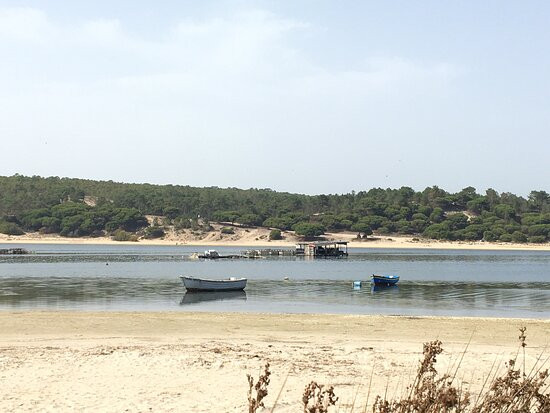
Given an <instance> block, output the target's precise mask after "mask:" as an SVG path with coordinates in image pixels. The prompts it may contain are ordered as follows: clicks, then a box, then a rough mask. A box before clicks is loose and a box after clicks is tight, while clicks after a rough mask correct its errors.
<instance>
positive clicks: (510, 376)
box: [372, 327, 550, 413]
mask: <svg viewBox="0 0 550 413" xmlns="http://www.w3.org/2000/svg"><path fill="white" fill-rule="evenodd" d="M525 331H526V329H525V327H522V328H520V333H521V334H520V336H519V340H520V346H521V348H522V350H523V369H517V370H516V369H515V368H514V366H515V365H516V362H517V356H516V358H515V359H513V360H510V361H509V362H508V363H507V364H506V366H507V370H506V373H505V374H503V375H502V376H500V377H495V378H493V380H492V382H491V383H490V385H489V389H488V391H487V392H485V393H483V388H482V389H481V392H480V395H479V396H478V398H477V399H476V401H475V403H472V402H471V395H470V394H469V393H468V392H464V391H462V387H460V386H457V385H455V384H454V379H455V377H456V372H455V374H454V376H453V377H451V376H450V375H448V374H445V375H443V376H438V373H437V370H436V368H435V364H436V362H437V356H438V355H439V354H441V352H442V351H443V349H442V347H441V342H440V341H432V342H431V343H426V344H424V358H423V359H422V360H421V362H420V367H419V369H418V373H417V375H416V378H415V380H414V382H413V384H412V385H411V387H410V388H409V393H408V396H407V397H406V398H403V399H401V400H392V401H388V400H385V399H383V398H381V397H380V396H378V397H377V398H376V399H375V402H374V405H373V408H372V411H373V413H417V412H418V413H421V412H422V413H430V412H434V413H435V412H449V413H452V412H454V413H494V412H499V413H550V396H549V395H548V394H545V391H546V390H547V389H548V386H547V385H546V379H547V378H548V375H549V373H548V370H544V371H542V365H539V366H537V365H535V366H534V367H533V369H532V370H531V371H530V372H529V374H527V372H526V370H525V347H526V346H527V344H526V342H525V340H526V336H525ZM539 360H540V357H539ZM459 367H460V365H459ZM457 370H458V368H457ZM495 376H496V374H495Z"/></svg>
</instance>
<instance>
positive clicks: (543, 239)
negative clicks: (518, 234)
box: [527, 235, 546, 244]
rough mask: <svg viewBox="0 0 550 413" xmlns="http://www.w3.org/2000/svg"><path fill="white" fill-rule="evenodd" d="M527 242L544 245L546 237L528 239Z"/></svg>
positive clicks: (535, 236) (536, 236) (537, 236)
mask: <svg viewBox="0 0 550 413" xmlns="http://www.w3.org/2000/svg"><path fill="white" fill-rule="evenodd" d="M527 241H529V242H532V243H534V244H542V243H544V242H546V237H545V236H543V235H534V236H532V237H529V238H527Z"/></svg>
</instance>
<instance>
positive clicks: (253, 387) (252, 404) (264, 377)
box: [246, 363, 271, 413]
mask: <svg viewBox="0 0 550 413" xmlns="http://www.w3.org/2000/svg"><path fill="white" fill-rule="evenodd" d="M269 376H271V372H270V371H269V363H266V364H265V367H264V372H263V373H262V374H260V377H258V381H257V382H256V384H254V379H253V378H252V376H251V375H250V374H247V375H246V377H247V379H248V413H255V412H256V410H258V408H259V407H264V402H263V399H264V398H265V397H266V396H267V386H269V381H270V380H269ZM254 392H256V397H252V396H253V393H254Z"/></svg>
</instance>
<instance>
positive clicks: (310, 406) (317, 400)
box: [302, 381, 338, 413]
mask: <svg viewBox="0 0 550 413" xmlns="http://www.w3.org/2000/svg"><path fill="white" fill-rule="evenodd" d="M337 401H338V397H336V395H335V394H334V387H332V386H330V387H329V388H328V389H326V388H325V386H324V385H322V384H317V382H315V381H312V382H311V383H309V384H308V385H307V386H306V388H305V389H304V394H303V395H302V403H303V404H304V413H327V412H328V409H329V407H330V406H334V405H336V402H337Z"/></svg>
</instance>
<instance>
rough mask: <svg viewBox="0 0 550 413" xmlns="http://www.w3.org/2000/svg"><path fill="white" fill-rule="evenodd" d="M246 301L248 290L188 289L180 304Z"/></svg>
mask: <svg viewBox="0 0 550 413" xmlns="http://www.w3.org/2000/svg"><path fill="white" fill-rule="evenodd" d="M228 300H242V301H246V292H245V291H243V290H240V291H187V292H186V293H185V294H184V295H183V298H182V299H181V301H180V305H187V304H198V303H202V302H206V301H228Z"/></svg>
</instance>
